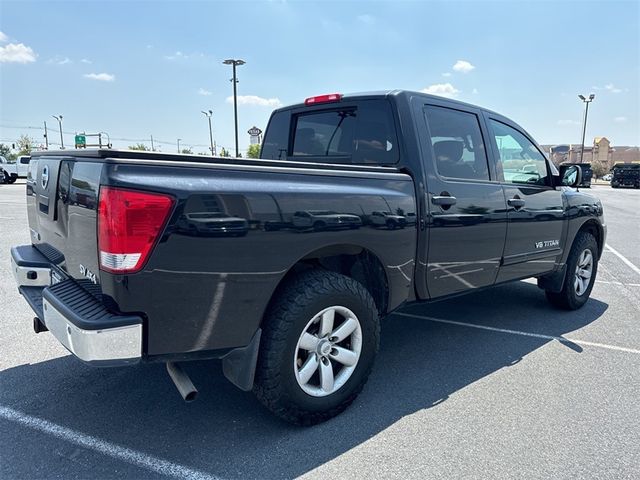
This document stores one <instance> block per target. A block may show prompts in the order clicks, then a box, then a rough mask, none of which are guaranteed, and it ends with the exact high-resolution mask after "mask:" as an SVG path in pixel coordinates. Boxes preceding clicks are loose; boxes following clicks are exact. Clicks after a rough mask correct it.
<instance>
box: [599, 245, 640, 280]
mask: <svg viewBox="0 0 640 480" xmlns="http://www.w3.org/2000/svg"><path fill="white" fill-rule="evenodd" d="M604 246H605V247H607V250H609V251H610V252H611V253H613V254H614V255H615V256H616V257H618V258H619V259H620V260H622V261H623V263H624V264H625V265H626V266H627V267H629V268H630V269H631V270H633V271H634V272H636V273H637V274H638V275H640V268H638V267H636V266H635V265H634V264H633V263H631V261H630V260H629V259H628V258H627V257H625V256H624V255H622V254H621V253H620V252H619V251H617V250H616V249H615V248H613V247H612V246H611V245H609V244H608V243H605V245H604Z"/></svg>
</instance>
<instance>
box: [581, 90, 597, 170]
mask: <svg viewBox="0 0 640 480" xmlns="http://www.w3.org/2000/svg"><path fill="white" fill-rule="evenodd" d="M578 98H579V99H580V100H582V101H583V102H584V119H583V120H582V144H581V145H582V146H581V147H580V163H582V157H583V156H584V137H585V135H586V134H587V115H588V114H589V104H590V103H591V102H593V99H594V98H596V95H595V93H592V94H590V95H589V98H586V97H585V96H584V95H578Z"/></svg>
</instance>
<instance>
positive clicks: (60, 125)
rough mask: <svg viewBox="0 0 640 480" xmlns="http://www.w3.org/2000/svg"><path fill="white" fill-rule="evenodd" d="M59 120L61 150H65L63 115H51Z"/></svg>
mask: <svg viewBox="0 0 640 480" xmlns="http://www.w3.org/2000/svg"><path fill="white" fill-rule="evenodd" d="M51 116H52V117H53V118H55V119H56V120H57V121H58V126H59V127H60V150H64V139H63V138H62V115H51Z"/></svg>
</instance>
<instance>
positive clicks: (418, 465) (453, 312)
mask: <svg viewBox="0 0 640 480" xmlns="http://www.w3.org/2000/svg"><path fill="white" fill-rule="evenodd" d="M591 190H592V193H594V194H595V195H597V196H598V197H600V198H601V199H602V201H603V203H604V207H605V218H606V221H607V224H608V228H609V234H608V239H607V244H608V247H607V248H606V249H605V253H604V254H603V257H602V260H601V264H600V271H599V273H598V279H597V283H596V285H595V288H594V290H593V293H592V298H591V300H590V301H589V302H588V303H587V304H586V305H585V307H584V308H583V309H581V310H579V311H577V312H561V311H557V310H554V309H553V308H552V307H551V306H549V305H548V304H547V302H546V300H545V298H544V294H543V293H542V291H540V290H538V288H537V287H536V286H535V284H534V283H533V282H531V281H523V282H518V283H515V284H510V285H505V286H501V287H496V288H494V289H492V290H487V291H483V292H477V293H473V294H470V295H468V296H466V297H464V298H458V299H454V300H449V301H443V302H439V303H435V304H431V305H414V306H411V307H408V308H406V309H405V310H403V312H401V314H395V315H392V316H391V317H389V318H387V319H386V320H385V322H384V323H383V329H382V345H381V350H380V355H379V357H378V359H377V362H376V366H375V368H374V371H373V374H372V376H371V378H370V380H369V383H368V384H367V386H366V387H365V389H364V391H363V392H362V394H361V395H360V397H359V398H358V399H357V400H356V402H355V403H354V405H353V406H352V407H351V408H350V409H348V410H347V411H346V412H345V413H344V414H342V415H340V416H339V417H337V418H335V419H333V420H331V421H329V422H327V423H325V424H322V425H319V426H316V427H312V428H297V427H293V426H290V425H287V424H284V423H282V422H280V421H279V420H277V419H276V418H275V417H273V416H272V415H271V414H269V413H268V412H267V411H266V410H264V409H263V408H262V407H261V406H260V405H259V403H258V402H257V400H255V398H254V397H253V396H252V395H251V394H250V393H244V392H241V391H240V390H238V389H236V388H235V387H233V386H232V385H231V384H230V383H228V382H227V381H226V380H225V379H224V377H223V375H222V373H221V371H220V368H219V365H218V364H217V363H208V362H201V363H193V364H188V365H187V366H186V369H187V370H188V372H189V373H190V374H191V375H192V378H193V380H194V383H195V384H196V385H197V386H198V388H199V390H200V397H199V399H198V400H197V401H196V402H194V403H190V404H186V403H184V402H183V401H182V400H181V398H180V396H179V395H178V393H177V391H176V390H175V387H174V386H173V384H172V383H171V381H170V379H169V377H168V376H167V374H166V371H165V369H164V366H163V365H140V366H135V367H129V368H117V369H116V368H114V369H95V368H91V367H88V366H86V365H84V364H82V363H81V362H80V361H77V360H75V359H73V358H72V357H70V356H69V354H68V353H67V351H66V350H65V349H64V348H63V347H62V346H60V345H59V344H58V343H57V342H56V341H55V340H54V339H53V338H52V337H51V335H50V334H48V333H43V334H39V335H36V334H34V333H33V330H32V326H31V319H32V317H33V314H32V312H31V310H30V309H29V307H28V306H27V304H26V303H25V302H24V301H23V300H22V298H21V297H20V295H19V294H18V293H17V290H16V288H15V285H14V280H13V277H12V275H11V272H10V262H9V248H10V247H11V246H12V245H16V244H23V243H28V242H29V235H28V230H27V221H26V212H25V201H24V183H23V182H20V183H18V184H14V185H0V302H1V303H0V477H1V478H74V479H82V478H162V477H166V476H171V477H179V478H197V479H219V478H290V477H298V476H303V477H306V478H329V477H331V478H367V477H369V478H382V477H384V478H401V479H405V478H435V477H441V478H599V479H601V478H611V479H622V478H629V479H631V478H640V401H639V398H640V324H639V323H640V248H639V247H640V190H621V189H619V190H612V189H611V188H609V187H608V186H594V187H593V188H592V189H591Z"/></svg>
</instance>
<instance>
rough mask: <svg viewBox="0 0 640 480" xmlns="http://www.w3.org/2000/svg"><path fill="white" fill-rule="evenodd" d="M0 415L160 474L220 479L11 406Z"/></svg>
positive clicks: (205, 479)
mask: <svg viewBox="0 0 640 480" xmlns="http://www.w3.org/2000/svg"><path fill="white" fill-rule="evenodd" d="M0 418H3V419H5V420H8V421H10V422H14V423H17V424H19V425H22V426H24V427H27V428H31V429H33V430H38V431H40V432H43V433H46V434H49V435H51V436H54V437H56V438H59V439H61V440H65V441H67V442H69V443H74V444H76V445H78V446H80V447H83V448H87V449H89V450H94V451H96V452H98V453H101V454H103V455H107V456H109V457H112V458H115V459H117V460H121V461H124V462H127V463H130V464H132V465H135V466H138V467H141V468H144V469H147V470H150V471H152V472H155V473H159V474H161V475H166V476H171V477H177V478H188V479H193V480H220V479H219V477H216V476H213V475H209V474H208V473H205V472H201V471H199V470H194V469H191V468H189V467H185V466H183V465H180V464H177V463H173V462H169V461H167V460H163V459H161V458H158V457H154V456H152V455H147V454H145V453H142V452H138V451H136V450H132V449H130V448H126V447H121V446H119V445H116V444H114V443H110V442H106V441H104V440H100V439H99V438H96V437H92V436H91V435H85V434H84V433H81V432H77V431H75V430H72V429H70V428H67V427H63V426H61V425H58V424H56V423H53V422H50V421H48V420H44V419H42V418H38V417H34V416H31V415H28V414H26V413H22V412H19V411H18V410H14V409H13V408H9V407H5V406H3V405H0Z"/></svg>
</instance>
